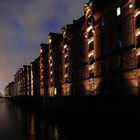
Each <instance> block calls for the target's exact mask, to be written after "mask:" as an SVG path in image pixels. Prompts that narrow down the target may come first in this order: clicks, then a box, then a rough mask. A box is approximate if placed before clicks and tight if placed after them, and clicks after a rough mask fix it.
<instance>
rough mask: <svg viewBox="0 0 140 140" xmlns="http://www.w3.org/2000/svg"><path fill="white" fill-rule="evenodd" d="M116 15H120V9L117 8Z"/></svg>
mask: <svg viewBox="0 0 140 140" xmlns="http://www.w3.org/2000/svg"><path fill="white" fill-rule="evenodd" d="M116 13H117V16H120V15H121V8H120V7H118V8H117V10H116Z"/></svg>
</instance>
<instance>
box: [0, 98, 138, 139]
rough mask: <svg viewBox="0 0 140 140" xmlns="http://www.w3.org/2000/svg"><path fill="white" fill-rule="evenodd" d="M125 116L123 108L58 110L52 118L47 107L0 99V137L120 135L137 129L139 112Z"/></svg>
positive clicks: (38, 137)
mask: <svg viewBox="0 0 140 140" xmlns="http://www.w3.org/2000/svg"><path fill="white" fill-rule="evenodd" d="M129 116H130V114H126V113H123V112H121V113H120V114H119V113H114V114H108V113H104V112H95V113H93V114H92V113H90V112H86V113H85V112H84V113H83V112H80V113H77V114H76V115H75V114H73V113H65V114H61V113H60V114H59V118H57V117H56V116H53V119H52V116H50V115H49V114H48V112H47V111H40V110H36V111H31V110H30V109H24V108H20V107H18V106H16V105H14V104H12V103H11V102H9V101H7V100H6V99H0V140H91V139H95V140H98V139H109V138H111V139H114V137H115V138H118V139H122V138H125V137H126V136H129V137H130V136H131V134H133V133H132V132H133V131H134V132H138V131H139V130H140V129H139V122H140V121H139V117H140V116H139V115H138V114H134V113H133V118H135V119H132V117H131V119H130V117H129ZM128 120H129V121H128ZM130 120H131V121H130ZM128 122H129V123H128ZM130 124H131V125H132V127H130ZM134 124H137V127H134ZM131 128H133V131H132V129H131ZM134 128H135V129H134ZM137 134H138V133H137ZM112 135H113V137H112ZM132 136H133V137H134V135H132Z"/></svg>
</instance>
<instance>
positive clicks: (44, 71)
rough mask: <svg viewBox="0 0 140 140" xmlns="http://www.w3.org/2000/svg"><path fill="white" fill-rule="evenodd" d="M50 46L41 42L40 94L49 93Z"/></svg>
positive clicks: (45, 94)
mask: <svg viewBox="0 0 140 140" xmlns="http://www.w3.org/2000/svg"><path fill="white" fill-rule="evenodd" d="M48 68H49V48H48V44H44V43H41V44H40V96H47V93H48V90H47V89H48V82H47V79H48V72H49V70H48Z"/></svg>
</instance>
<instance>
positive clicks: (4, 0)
mask: <svg viewBox="0 0 140 140" xmlns="http://www.w3.org/2000/svg"><path fill="white" fill-rule="evenodd" d="M86 2H87V0H0V92H3V90H4V87H5V86H6V85H7V84H8V83H9V82H10V81H12V80H13V79H14V74H15V73H16V72H17V71H18V69H19V68H20V67H22V66H23V65H26V64H30V62H31V61H33V60H34V59H35V58H37V57H38V56H39V45H40V43H47V42H48V33H49V32H58V33H60V31H61V28H62V27H63V26H65V25H66V24H70V23H72V22H73V19H78V18H79V17H81V16H82V15H83V14H84V12H83V5H84V4H85V3H86Z"/></svg>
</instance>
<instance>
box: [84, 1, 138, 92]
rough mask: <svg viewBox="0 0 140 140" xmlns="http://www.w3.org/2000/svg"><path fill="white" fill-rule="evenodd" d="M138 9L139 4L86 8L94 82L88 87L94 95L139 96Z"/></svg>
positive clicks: (100, 4)
mask: <svg viewBox="0 0 140 140" xmlns="http://www.w3.org/2000/svg"><path fill="white" fill-rule="evenodd" d="M139 7H140V2H139V1H138V0H136V1H135V0H119V1H116V2H114V1H110V0H108V1H101V0H99V1H98V2H96V0H95V1H94V0H93V1H90V2H89V3H87V4H86V5H85V19H86V28H87V29H86V34H85V36H86V38H87V44H88V45H87V46H89V50H90V51H89V54H88V57H89V75H91V77H92V78H93V79H92V80H91V79H90V81H91V83H92V84H91V85H90V83H88V82H87V83H88V84H87V86H88V85H89V87H90V89H91V90H92V89H93V94H94V95H97V94H103V95H105V94H109V95H125V94H126V95H129V94H132V95H138V94H139V65H138V64H139V47H138V46H139V38H140V37H139V34H140V32H139V25H140V24H139V23H140V22H139V14H140V12H139ZM91 43H92V45H91ZM90 47H91V48H90ZM87 48H88V47H87ZM91 58H93V59H91ZM90 62H91V65H90Z"/></svg>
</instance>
